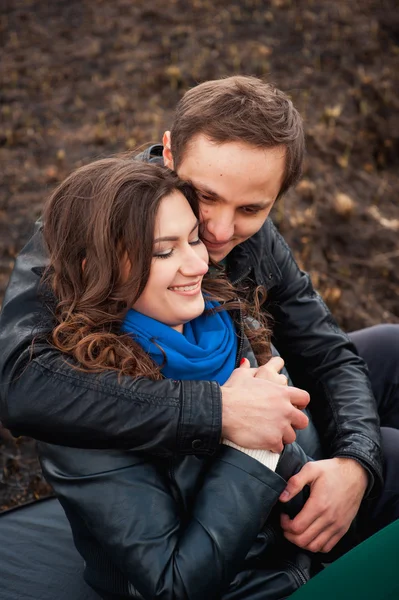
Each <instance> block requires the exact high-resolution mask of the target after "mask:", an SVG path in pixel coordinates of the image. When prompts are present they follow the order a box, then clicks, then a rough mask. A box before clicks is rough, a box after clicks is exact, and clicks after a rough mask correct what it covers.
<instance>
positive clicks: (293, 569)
mask: <svg viewBox="0 0 399 600" xmlns="http://www.w3.org/2000/svg"><path fill="white" fill-rule="evenodd" d="M283 562H285V564H286V565H287V567H288V570H289V571H291V573H292V574H293V575H294V577H297V578H298V579H299V581H300V585H304V584H305V583H307V582H308V578H307V577H306V576H305V575H304V573H303V571H302V570H301V569H300V568H299V567H297V566H296V565H294V564H293V563H292V562H290V561H288V560H285V561H283Z"/></svg>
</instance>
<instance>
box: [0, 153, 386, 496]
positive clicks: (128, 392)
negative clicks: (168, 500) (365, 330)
mask: <svg viewBox="0 0 399 600" xmlns="http://www.w3.org/2000/svg"><path fill="white" fill-rule="evenodd" d="M159 154H160V147H159V146H157V147H155V148H154V147H153V148H151V149H149V151H147V153H146V156H144V159H146V160H154V161H159ZM152 157H154V158H152ZM45 265H46V255H45V251H44V249H43V245H42V234H41V226H40V223H38V224H37V225H36V230H35V233H34V235H33V237H32V239H31V240H30V241H29V242H28V244H27V245H26V246H25V248H24V249H23V250H22V252H21V253H20V255H19V256H18V258H17V260H16V264H15V268H14V271H13V273H12V275H11V279H10V283H9V286H8V289H7V292H6V295H5V298H4V302H3V308H2V314H1V317H0V348H1V352H0V408H1V410H0V418H1V420H2V422H3V424H4V425H5V426H6V427H9V428H10V429H11V431H12V432H13V433H14V434H15V435H29V436H31V437H34V438H36V439H39V440H43V441H45V442H49V443H54V444H62V445H68V446H74V447H82V448H83V447H87V448H125V449H126V448H129V449H133V450H134V451H136V452H146V453H149V454H152V455H158V456H163V457H167V456H172V455H174V454H176V453H177V454H181V455H188V454H196V455H211V454H213V453H214V452H215V450H216V449H217V448H218V444H219V440H220V436H221V392H220V387H219V385H218V384H217V383H215V382H210V381H202V382H201V381H172V380H163V381H158V382H154V381H150V380H148V379H144V378H139V379H132V378H129V377H122V378H120V379H119V380H118V376H117V374H115V373H113V372H109V373H105V374H101V375H96V374H93V375H92V374H86V373H80V372H78V371H76V370H74V369H72V368H71V367H70V366H69V365H68V364H67V362H66V361H65V359H64V357H63V356H62V354H61V353H60V352H58V351H57V350H55V349H54V348H52V347H51V346H50V345H49V344H48V343H47V342H46V341H45V334H48V332H49V331H50V330H51V328H52V326H53V321H52V313H51V310H50V309H49V308H48V306H47V302H48V298H47V296H46V295H45V294H40V293H39V282H40V278H41V274H42V272H43V267H44V266H45ZM228 273H229V276H230V278H231V280H232V281H233V282H242V281H244V280H245V281H246V282H247V283H248V284H249V285H263V286H264V287H265V288H266V289H267V291H268V300H267V303H266V305H265V308H266V310H267V311H268V313H269V314H270V315H271V316H272V317H273V319H274V343H275V346H276V347H277V349H278V350H279V352H280V354H281V356H282V357H283V358H284V360H285V362H286V366H287V368H288V371H289V373H290V375H291V377H292V379H293V381H294V384H296V385H298V386H301V387H303V388H305V389H307V390H308V391H309V392H310V393H311V403H310V411H311V415H312V419H313V421H314V423H315V425H316V427H317V429H318V433H319V436H320V438H321V441H322V444H323V447H324V453H325V455H326V456H330V457H333V456H334V457H337V456H339V457H349V458H353V459H355V460H357V461H359V462H360V463H361V464H362V465H363V466H364V467H365V468H366V469H367V470H368V471H369V474H370V476H371V479H370V481H371V483H372V482H375V483H377V484H378V483H379V482H380V481H381V478H382V460H381V441H380V431H379V419H378V415H377V410H376V406H375V401H374V398H373V394H372V391H371V387H370V383H369V380H368V377H367V369H366V366H365V364H364V362H363V361H362V360H361V359H360V358H359V357H358V356H357V355H356V350H355V348H354V346H353V345H352V343H351V342H350V340H349V338H348V337H347V336H346V335H345V334H344V333H343V332H342V331H341V330H340V329H339V328H338V326H337V324H336V323H335V321H334V319H333V318H332V316H331V314H330V312H329V310H328V309H327V307H326V306H325V304H324V302H323V301H322V299H321V298H320V296H319V295H318V294H317V293H316V292H315V290H314V289H313V287H312V284H311V281H310V278H309V276H308V275H307V274H306V273H304V272H302V271H301V270H300V269H299V268H298V266H297V264H296V262H295V260H294V258H293V255H292V253H291V251H290V249H289V248H288V246H287V244H286V243H285V241H284V239H283V238H282V236H281V235H280V234H279V233H278V231H277V230H276V228H275V227H274V225H273V223H272V221H271V220H270V219H267V221H266V222H265V224H264V225H263V227H262V228H261V230H260V231H259V232H258V233H257V234H255V235H254V236H253V237H252V238H250V239H249V240H247V241H245V242H244V243H243V244H240V245H239V246H237V247H236V248H235V249H234V250H233V251H232V253H231V254H230V255H229V257H228ZM32 342H33V345H32ZM305 450H306V451H307V452H308V454H309V453H310V454H311V452H309V450H308V449H307V448H306V449H305Z"/></svg>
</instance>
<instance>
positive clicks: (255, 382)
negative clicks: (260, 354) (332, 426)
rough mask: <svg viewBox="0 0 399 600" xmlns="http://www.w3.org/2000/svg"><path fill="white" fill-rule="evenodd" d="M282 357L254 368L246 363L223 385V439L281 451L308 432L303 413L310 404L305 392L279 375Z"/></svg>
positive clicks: (239, 444)
mask: <svg viewBox="0 0 399 600" xmlns="http://www.w3.org/2000/svg"><path fill="white" fill-rule="evenodd" d="M283 366H284V361H283V360H282V359H281V358H279V357H274V358H272V359H271V360H270V361H269V362H268V363H267V364H266V365H264V366H262V367H259V368H257V369H251V368H250V367H249V362H248V361H247V360H245V362H243V364H242V365H241V367H240V368H239V369H235V370H234V371H233V373H232V375H231V376H230V378H229V379H228V380H227V381H226V383H225V384H224V385H223V386H222V388H221V389H222V436H223V437H224V438H227V439H229V440H231V441H232V442H234V443H235V444H237V445H238V446H242V447H244V448H260V449H264V450H272V451H273V452H281V451H282V450H283V443H284V444H290V443H292V442H293V441H294V440H295V438H296V434H295V431H294V428H295V429H305V427H306V426H307V424H308V418H307V416H306V415H305V414H303V413H302V412H301V410H300V409H303V408H305V407H306V406H307V404H308V402H309V394H308V393H307V392H305V391H304V390H300V389H298V388H294V387H288V386H287V385H281V384H284V383H286V382H287V380H286V378H285V377H284V375H280V374H279V373H278V371H279V370H281V369H282V367H283Z"/></svg>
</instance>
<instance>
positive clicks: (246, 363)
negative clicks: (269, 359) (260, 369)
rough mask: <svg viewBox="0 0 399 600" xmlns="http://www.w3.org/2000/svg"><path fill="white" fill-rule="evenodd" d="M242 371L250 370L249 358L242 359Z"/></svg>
mask: <svg viewBox="0 0 399 600" xmlns="http://www.w3.org/2000/svg"><path fill="white" fill-rule="evenodd" d="M239 368H240V369H250V368H251V364H250V362H249V360H248V359H247V358H242V359H241V360H240V367H239Z"/></svg>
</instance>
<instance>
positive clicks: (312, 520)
mask: <svg viewBox="0 0 399 600" xmlns="http://www.w3.org/2000/svg"><path fill="white" fill-rule="evenodd" d="M306 484H308V485H310V490H311V491H310V496H309V499H308V501H307V502H306V504H305V506H304V507H303V509H302V510H301V512H300V513H298V514H297V516H296V517H295V519H292V520H291V519H290V518H289V517H288V515H284V514H283V515H281V527H282V528H283V530H284V535H285V537H286V538H287V540H289V541H290V542H292V543H293V544H295V545H296V546H299V547H300V548H304V549H306V550H310V551H311V552H329V551H330V550H332V548H334V546H335V545H336V544H337V543H338V542H339V540H340V539H341V538H342V536H343V535H344V534H345V533H346V532H347V531H348V529H349V527H350V525H351V523H352V521H353V519H354V518H355V516H356V514H357V512H358V510H359V506H360V503H361V501H362V499H363V496H364V493H365V491H366V488H367V484H368V474H367V471H366V470H365V469H364V468H363V467H362V466H361V465H360V464H359V463H358V462H356V461H355V460H352V459H350V458H330V459H328V460H320V461H316V462H309V463H306V465H304V466H303V467H302V469H301V470H300V472H299V473H297V475H294V476H293V477H291V478H290V480H289V481H288V484H287V487H286V489H285V490H284V492H283V493H282V494H281V496H280V500H281V502H287V501H288V500H290V499H291V498H292V497H293V496H295V495H296V494H297V493H298V492H300V491H301V490H302V489H303V487H304V486H305V485H306Z"/></svg>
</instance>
